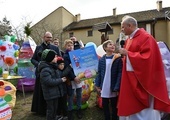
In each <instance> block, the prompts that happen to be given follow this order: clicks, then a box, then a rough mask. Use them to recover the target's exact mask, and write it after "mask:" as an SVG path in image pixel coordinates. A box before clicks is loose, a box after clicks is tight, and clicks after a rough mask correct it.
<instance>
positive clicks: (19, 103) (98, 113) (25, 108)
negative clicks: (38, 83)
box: [12, 91, 104, 120]
mask: <svg viewBox="0 0 170 120" xmlns="http://www.w3.org/2000/svg"><path fill="white" fill-rule="evenodd" d="M32 95H33V92H26V104H24V103H25V102H24V99H23V94H22V92H20V91H17V93H16V96H17V100H16V104H15V107H14V108H13V111H12V120H45V116H38V115H36V114H34V113H32V112H31V111H30V110H31V103H32ZM88 105H89V106H88V108H86V109H84V110H83V118H82V119H81V120H104V118H103V110H102V109H100V108H99V107H98V106H96V92H92V93H91V96H90V98H89V100H88ZM74 118H75V120H78V119H77V116H75V117H74Z"/></svg>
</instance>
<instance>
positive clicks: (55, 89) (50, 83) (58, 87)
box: [38, 61, 64, 100]
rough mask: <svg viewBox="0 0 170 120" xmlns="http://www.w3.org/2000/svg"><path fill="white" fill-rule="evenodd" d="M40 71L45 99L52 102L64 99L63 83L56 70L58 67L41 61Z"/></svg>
mask: <svg viewBox="0 0 170 120" xmlns="http://www.w3.org/2000/svg"><path fill="white" fill-rule="evenodd" d="M38 71H39V72H40V82H41V86H42V90H43V95H44V99H45V100H51V99H54V98H57V97H62V96H63V94H64V91H63V85H62V83H63V81H62V79H61V77H60V75H59V71H58V70H57V69H56V65H55V64H52V63H47V62H44V61H41V62H40V63H39V65H38Z"/></svg>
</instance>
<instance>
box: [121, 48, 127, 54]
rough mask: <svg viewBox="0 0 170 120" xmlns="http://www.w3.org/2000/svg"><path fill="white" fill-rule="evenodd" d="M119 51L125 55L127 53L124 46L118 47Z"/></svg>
mask: <svg viewBox="0 0 170 120" xmlns="http://www.w3.org/2000/svg"><path fill="white" fill-rule="evenodd" d="M119 53H120V54H121V55H124V56H126V55H127V54H128V51H127V50H126V49H124V48H120V49H119Z"/></svg>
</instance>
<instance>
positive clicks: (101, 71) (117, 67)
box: [95, 54, 122, 92]
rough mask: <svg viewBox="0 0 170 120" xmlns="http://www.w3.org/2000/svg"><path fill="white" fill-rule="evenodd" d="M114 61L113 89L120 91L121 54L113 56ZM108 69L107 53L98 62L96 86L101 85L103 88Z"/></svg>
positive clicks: (112, 68)
mask: <svg viewBox="0 0 170 120" xmlns="http://www.w3.org/2000/svg"><path fill="white" fill-rule="evenodd" d="M112 60H113V63H112V66H111V86H110V88H111V90H112V92H116V91H119V89H120V81H121V75H122V58H121V57H120V55H119V54H115V55H114V56H113V59H112ZM105 71H106V55H104V56H103V57H102V58H100V60H99V64H98V74H97V76H96V79H95V86H97V87H100V88H101V89H102V85H103V80H104V76H105Z"/></svg>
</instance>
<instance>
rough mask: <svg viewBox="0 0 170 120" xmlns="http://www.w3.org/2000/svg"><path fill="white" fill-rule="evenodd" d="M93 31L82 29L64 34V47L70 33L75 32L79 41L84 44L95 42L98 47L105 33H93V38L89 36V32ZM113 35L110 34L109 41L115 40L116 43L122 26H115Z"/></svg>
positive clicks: (95, 31)
mask: <svg viewBox="0 0 170 120" xmlns="http://www.w3.org/2000/svg"><path fill="white" fill-rule="evenodd" d="M89 30H92V29H82V30H74V31H69V32H64V33H63V35H62V36H63V37H62V43H61V44H62V45H63V42H64V40H65V39H68V38H69V33H70V32H73V33H74V36H75V37H76V38H77V40H82V42H83V43H84V44H86V43H88V42H94V43H95V44H96V45H97V46H99V45H100V44H101V35H102V34H104V33H101V32H99V31H97V30H94V31H93V36H89V37H88V36H87V31H89ZM113 31H114V32H113V34H109V39H110V40H113V41H114V42H116V40H117V38H118V37H119V33H120V26H114V27H113Z"/></svg>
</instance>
